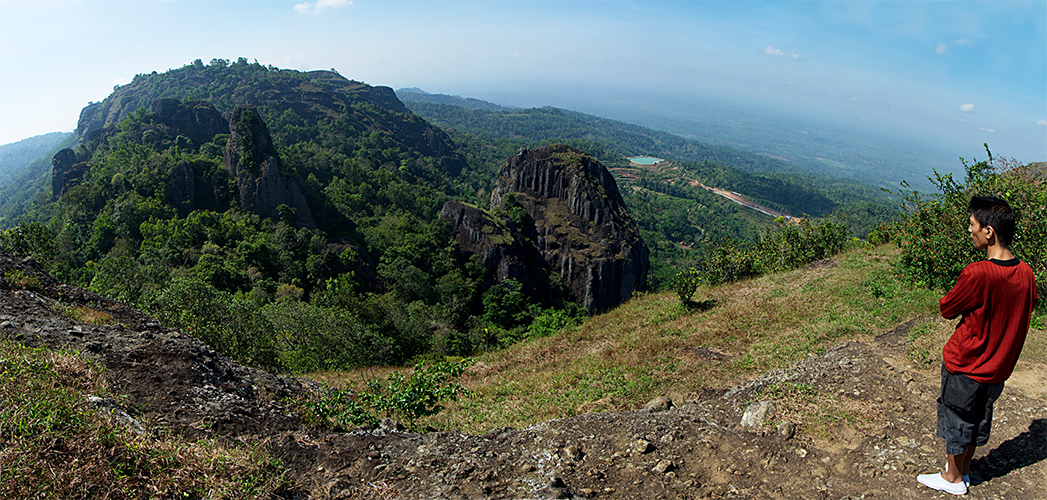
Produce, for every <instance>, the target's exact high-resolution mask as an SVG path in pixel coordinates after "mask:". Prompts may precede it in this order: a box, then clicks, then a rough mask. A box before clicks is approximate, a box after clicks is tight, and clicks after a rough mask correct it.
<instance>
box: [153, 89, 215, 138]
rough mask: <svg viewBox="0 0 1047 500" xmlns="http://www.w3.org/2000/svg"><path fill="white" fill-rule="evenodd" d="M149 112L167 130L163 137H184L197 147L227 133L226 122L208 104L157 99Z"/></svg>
mask: <svg viewBox="0 0 1047 500" xmlns="http://www.w3.org/2000/svg"><path fill="white" fill-rule="evenodd" d="M151 110H152V112H153V115H154V118H155V119H156V121H157V122H158V123H159V124H160V125H162V126H164V127H166V128H167V129H168V130H166V131H164V132H166V134H165V135H167V136H172V137H177V136H179V135H184V136H186V137H188V138H189V139H190V140H191V141H192V144H194V145H197V146H199V145H200V144H203V143H205V142H209V141H210V140H211V139H213V138H214V136H216V135H218V134H224V133H227V132H228V131H229V122H228V120H226V119H225V118H224V117H222V113H220V112H218V110H217V109H215V107H214V106H213V105H211V103H209V102H204V101H190V102H187V103H185V104H182V103H181V102H180V101H179V100H178V99H169V98H167V99H157V100H155V101H153V105H152V107H151Z"/></svg>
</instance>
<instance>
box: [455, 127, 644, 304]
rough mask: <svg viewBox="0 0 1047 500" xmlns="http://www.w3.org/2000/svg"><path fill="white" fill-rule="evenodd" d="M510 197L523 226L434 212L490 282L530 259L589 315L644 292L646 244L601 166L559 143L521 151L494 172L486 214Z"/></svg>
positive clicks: (462, 209) (462, 210)
mask: <svg viewBox="0 0 1047 500" xmlns="http://www.w3.org/2000/svg"><path fill="white" fill-rule="evenodd" d="M510 194H511V195H512V199H513V200H514V201H513V204H514V205H515V204H519V205H520V206H522V207H523V209H524V210H526V212H527V215H528V216H529V219H530V220H527V221H525V223H524V225H523V227H520V228H516V227H515V226H513V225H512V224H511V223H505V222H502V223H501V224H499V223H498V221H494V220H492V216H491V215H490V213H487V212H484V211H482V210H479V209H477V208H475V207H468V206H465V205H462V204H461V203H457V202H449V203H448V204H446V205H444V208H443V211H442V212H441V214H440V216H441V218H442V219H444V220H447V221H448V222H450V223H451V226H452V229H453V231H454V234H455V237H456V238H457V239H458V242H459V244H460V245H462V248H463V249H464V250H466V251H470V252H473V253H476V254H477V255H479V256H480V257H481V260H482V261H483V262H484V264H485V266H486V268H487V270H488V275H489V276H493V277H494V279H496V280H501V279H506V278H507V277H509V275H510V274H511V270H513V269H516V267H514V266H516V264H515V261H513V260H512V259H516V261H522V262H523V263H525V264H526V265H520V267H523V268H526V267H528V266H529V265H531V264H532V261H536V262H533V263H534V264H536V265H538V266H541V267H542V268H544V269H546V270H548V271H550V272H551V273H552V275H554V276H559V279H560V280H561V281H562V283H563V284H564V285H565V286H566V287H567V288H569V289H570V290H571V293H572V294H573V296H574V299H575V300H576V301H577V302H578V303H579V304H581V305H582V306H583V307H585V308H586V309H588V310H589V311H590V312H594V313H596V312H603V311H607V310H609V309H611V308H613V307H615V306H617V305H618V304H621V303H622V302H624V301H626V300H628V299H629V298H630V297H632V294H633V292H635V291H640V290H643V287H644V283H645V281H646V279H647V270H648V269H649V267H650V264H649V261H648V255H649V252H648V249H647V245H645V244H644V242H643V240H642V239H641V238H640V234H639V230H638V229H637V227H636V224H635V222H634V221H633V220H632V218H631V217H630V215H629V212H628V210H627V209H626V207H625V204H624V202H623V201H622V196H621V193H620V192H619V191H618V186H617V184H616V183H615V181H614V178H613V177H612V176H611V174H610V172H608V171H607V168H606V167H604V166H603V165H602V164H601V163H600V162H598V161H596V160H595V159H594V158H592V157H591V156H589V155H587V154H585V153H584V152H582V151H580V150H577V149H574V148H571V147H569V146H565V145H554V146H546V147H543V148H539V149H535V150H526V149H524V150H520V152H519V153H518V154H517V155H515V156H513V157H511V158H509V160H508V161H507V162H506V164H505V165H504V166H503V167H502V169H501V172H500V173H499V178H498V184H497V186H496V188H495V189H494V191H493V192H492V193H491V210H492V211H498V210H499V209H510V208H512V207H508V206H506V205H507V201H508V199H509V195H510ZM498 227H505V228H506V229H504V230H497V229H496V228H498ZM508 241H512V242H513V244H514V245H518V247H519V250H517V249H516V247H513V246H512V245H508V243H507V242H508ZM517 279H519V278H517ZM521 282H523V280H521Z"/></svg>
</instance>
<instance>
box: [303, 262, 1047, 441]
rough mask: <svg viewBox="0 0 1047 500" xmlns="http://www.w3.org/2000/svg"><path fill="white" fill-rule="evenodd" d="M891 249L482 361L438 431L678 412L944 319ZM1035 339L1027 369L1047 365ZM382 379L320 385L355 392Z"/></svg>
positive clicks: (921, 355)
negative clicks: (913, 323)
mask: <svg viewBox="0 0 1047 500" xmlns="http://www.w3.org/2000/svg"><path fill="white" fill-rule="evenodd" d="M896 257H897V250H896V249H895V248H894V247H893V246H891V245H887V246H882V247H878V248H871V247H867V246H866V247H862V248H858V249H854V250H851V251H849V252H846V253H844V254H842V255H840V256H838V257H837V258H836V259H835V261H836V263H837V265H836V266H835V267H817V266H815V267H811V268H808V269H800V270H795V271H791V272H786V273H779V274H775V275H770V276H765V277H762V278H759V279H755V280H748V281H742V282H738V283H733V284H729V285H723V286H718V287H711V288H706V289H702V290H699V292H698V294H696V299H697V300H699V301H702V302H700V305H701V306H702V307H699V308H695V309H687V308H684V307H682V306H681V305H680V303H679V300H678V299H677V298H676V296H675V295H674V294H672V293H671V292H664V293H656V294H648V295H643V296H640V297H636V298H633V299H632V300H630V301H629V302H628V303H626V304H624V305H622V306H620V307H618V308H617V309H615V310H613V311H610V312H608V313H606V314H603V315H600V316H596V317H593V318H591V319H590V320H588V321H586V322H585V323H584V324H582V325H580V326H578V327H575V328H572V329H569V330H566V331H563V332H561V333H559V334H557V335H554V336H552V337H547V338H543V339H537V340H533V341H529V342H525V343H522V344H519V345H515V346H512V347H511V348H508V349H506V350H503V351H499V352H493V353H488V354H486V355H483V356H480V357H479V358H478V359H477V364H476V365H475V366H474V368H473V370H472V371H473V374H472V375H470V376H467V377H466V378H465V380H464V385H465V386H466V387H468V388H469V389H471V390H473V391H474V392H475V395H474V397H472V398H469V399H466V400H463V401H460V402H458V403H453V404H451V405H449V406H448V409H447V411H445V412H443V413H441V414H440V415H438V416H437V417H436V419H435V420H434V421H433V422H432V424H433V425H435V426H437V427H440V428H460V429H463V430H465V431H467V432H473V433H483V432H487V431H489V430H490V429H492V428H496V427H502V426H511V427H517V428H520V427H526V426H528V425H531V424H534V423H538V422H542V421H545V420H549V419H553V418H562V417H568V416H571V415H576V414H580V413H590V412H605V411H620V410H630V409H636V408H640V407H642V406H643V405H644V404H645V403H646V402H647V401H649V400H651V399H653V398H655V397H657V396H660V395H668V396H670V397H671V398H673V400H674V401H677V402H678V403H680V402H682V401H683V400H694V399H697V398H698V397H699V395H700V394H701V392H702V391H703V390H705V389H725V388H728V387H730V386H732V385H734V384H736V383H739V382H741V381H743V380H745V379H748V378H751V377H754V376H757V375H760V374H762V373H765V372H767V371H769V370H772V369H775V368H782V367H786V366H790V365H792V364H794V363H795V362H796V361H798V360H800V359H803V358H804V357H806V356H808V355H810V354H817V353H820V352H822V351H823V350H825V349H826V348H828V347H830V346H832V345H834V344H837V343H840V342H843V341H847V340H864V339H870V338H871V337H873V336H875V335H878V334H881V333H884V332H885V331H887V330H889V329H891V328H893V327H894V326H896V325H897V324H899V323H901V322H904V321H906V320H908V319H910V318H913V317H915V316H917V315H937V313H938V299H939V298H940V295H941V292H937V291H928V290H922V289H913V288H911V287H908V286H905V285H903V284H901V283H900V282H898V281H897V280H896V279H895V278H893V272H892V269H891V262H893V261H894V260H895V259H896ZM954 324H955V323H954V322H948V323H943V322H938V323H934V324H933V325H932V326H928V327H926V328H917V329H916V330H914V332H913V337H914V339H915V342H914V343H913V347H912V357H913V359H914V361H917V362H922V363H936V362H937V361H936V359H940V356H941V354H940V348H941V345H942V343H943V342H944V340H945V339H946V338H947V337H948V335H949V334H951V329H952V325H954ZM1043 337H1044V335H1042V334H1036V333H1032V334H1030V340H1029V341H1028V342H1027V345H1026V350H1025V352H1024V353H1023V358H1026V359H1036V360H1039V361H1043V360H1045V359H1047V342H1045V341H1044V338H1043ZM372 376H374V375H372V374H367V373H365V372H361V371H358V372H352V373H341V374H325V375H323V376H320V375H318V376H317V378H320V379H322V380H325V381H327V382H328V383H333V384H335V385H343V384H346V383H350V384H352V383H357V382H359V381H361V380H363V379H364V378H365V377H372Z"/></svg>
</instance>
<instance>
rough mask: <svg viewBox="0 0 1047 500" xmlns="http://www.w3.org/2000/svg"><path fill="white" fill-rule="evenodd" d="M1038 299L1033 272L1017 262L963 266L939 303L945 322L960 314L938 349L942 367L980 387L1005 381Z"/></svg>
mask: <svg viewBox="0 0 1047 500" xmlns="http://www.w3.org/2000/svg"><path fill="white" fill-rule="evenodd" d="M1037 300H1039V297H1038V295H1037V293H1036V278H1035V277H1034V276H1033V273H1032V269H1031V268H1030V267H1029V265H1028V264H1026V263H1024V262H1021V261H1019V260H1018V259H1013V260H1008V261H999V260H986V261H981V262H975V263H973V264H971V265H969V266H967V267H966V268H965V269H964V270H963V272H962V273H960V278H959V279H958V280H957V281H956V286H954V287H953V289H952V290H950V291H949V293H947V294H946V295H945V297H942V300H941V302H940V303H939V305H940V306H941V310H942V316H944V317H945V318H947V319H953V318H955V317H957V316H961V315H962V316H963V319H961V320H960V324H958V325H956V331H955V332H953V334H952V337H950V338H949V341H948V342H946V343H945V347H943V348H942V355H943V357H944V359H945V367H946V369H948V370H949V371H950V372H952V373H962V374H964V375H967V376H968V377H971V378H972V379H974V380H977V381H978V382H982V383H997V382H1003V381H1005V380H1007V377H1010V376H1011V372H1012V371H1014V364H1015V363H1017V362H1018V355H1019V354H1021V352H1022V345H1023V344H1024V343H1025V335H1026V333H1028V331H1029V315H1030V313H1032V309H1033V307H1034V305H1035V304H1036V301H1037Z"/></svg>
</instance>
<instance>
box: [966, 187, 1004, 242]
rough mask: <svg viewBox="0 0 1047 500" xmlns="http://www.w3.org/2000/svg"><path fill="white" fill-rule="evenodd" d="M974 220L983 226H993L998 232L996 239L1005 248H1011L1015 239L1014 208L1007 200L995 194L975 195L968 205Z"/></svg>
mask: <svg viewBox="0 0 1047 500" xmlns="http://www.w3.org/2000/svg"><path fill="white" fill-rule="evenodd" d="M967 206H968V208H970V210H971V215H973V216H974V220H976V221H978V224H980V225H981V226H982V227H986V226H988V227H992V229H993V231H995V232H996V241H998V242H999V243H1000V245H1003V247H1004V248H1010V246H1011V241H1012V240H1013V239H1014V219H1015V217H1014V210H1013V209H1012V208H1011V206H1010V205H1008V204H1007V202H1006V201H1003V200H1001V199H999V198H997V197H995V196H975V197H974V198H971V202H970V204H968V205H967Z"/></svg>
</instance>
